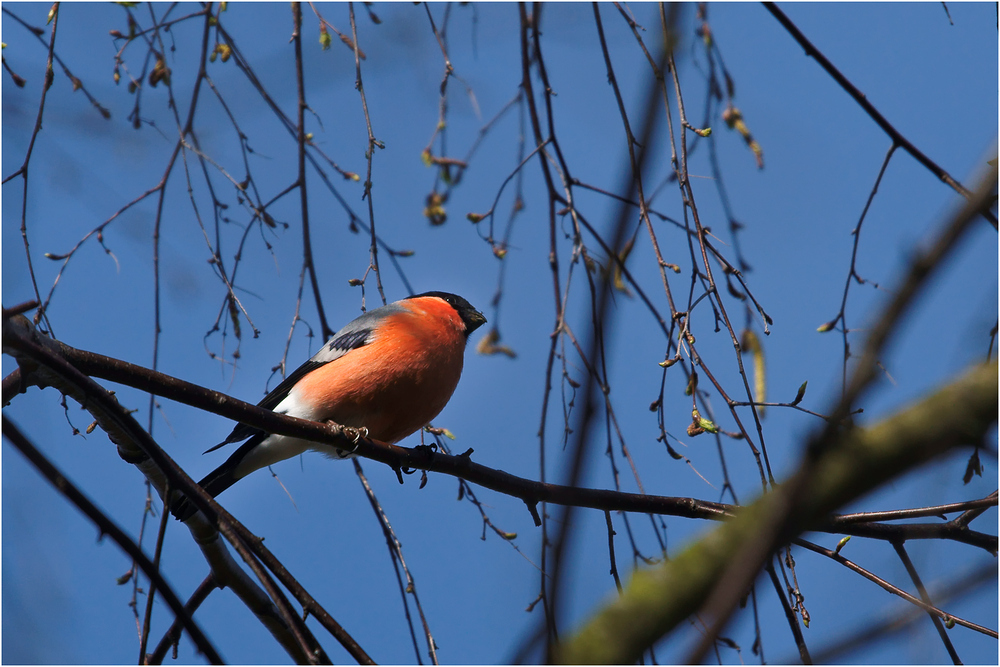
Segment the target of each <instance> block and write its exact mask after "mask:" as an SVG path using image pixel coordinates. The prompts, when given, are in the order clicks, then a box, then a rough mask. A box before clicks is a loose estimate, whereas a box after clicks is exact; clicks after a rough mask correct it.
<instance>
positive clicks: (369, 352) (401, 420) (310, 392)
mask: <svg viewBox="0 0 1000 667" xmlns="http://www.w3.org/2000/svg"><path fill="white" fill-rule="evenodd" d="M485 323H486V318H485V317H483V314H482V313H480V312H479V311H477V310H476V309H475V308H473V307H472V305H470V304H469V302H468V301H466V300H465V299H463V298H462V297H460V296H456V295H454V294H448V293H447V292H424V293H423V294H417V295H415V296H411V297H409V298H406V299H403V300H401V301H397V302H395V303H390V304H389V305H387V306H382V307H381V308H376V309H374V310H371V311H368V312H367V313H365V314H363V315H361V316H360V317H358V318H357V319H356V320H354V321H353V322H351V323H350V324H348V325H347V326H345V327H344V328H343V329H341V330H340V331H338V332H337V333H336V334H334V335H333V337H332V338H331V339H330V340H329V341H327V343H326V344H325V345H324V346H323V347H322V349H320V351H319V352H317V353H316V354H315V355H313V357H312V359H310V360H309V361H307V362H305V363H304V364H302V365H301V366H299V367H298V368H297V369H296V370H295V371H294V372H293V373H291V374H290V375H289V376H288V377H286V378H285V379H284V381H283V382H282V383H281V384H279V385H278V386H277V387H275V389H274V391H272V392H271V393H270V394H268V395H267V396H266V397H265V398H264V400H262V401H261V402H260V403H258V405H259V406H260V407H262V408H267V409H269V410H274V411H275V412H277V413H279V414H285V415H290V416H292V417H299V418H301V419H309V420H312V421H318V422H324V421H333V422H336V423H338V424H341V425H343V426H353V427H355V428H358V429H367V435H368V437H369V438H372V439H374V440H381V441H382V442H387V443H394V442H398V441H399V440H402V439H403V438H405V437H406V436H408V435H410V434H411V433H414V432H416V431H417V430H418V429H420V428H421V427H423V426H425V425H426V424H427V423H428V422H429V421H430V420H432V419H434V417H436V416H437V415H438V413H439V412H441V410H442V409H444V406H445V405H446V404H447V403H448V399H450V398H451V395H452V392H454V391H455V387H456V386H457V385H458V379H459V377H461V375H462V363H463V359H464V356H465V354H464V353H465V344H466V341H468V339H469V334H471V333H472V332H473V331H475V330H476V329H478V328H479V327H481V326H482V325H483V324H485ZM247 438H249V440H247ZM241 440H246V442H245V443H243V444H242V445H241V446H240V447H239V449H237V450H236V451H235V452H234V453H233V455H232V456H230V457H229V459H228V460H227V461H226V462H225V463H223V464H222V465H221V466H219V467H218V468H216V469H215V470H214V471H213V472H211V473H210V474H209V475H208V476H207V477H205V479H203V480H201V482H199V484H200V485H201V486H202V488H204V489H205V491H207V492H208V493H209V494H210V495H211V496H212V497H215V496H217V495H219V494H220V493H222V492H223V491H225V490H226V489H228V488H229V487H230V486H232V485H233V484H235V483H236V481H237V480H240V479H242V478H243V477H246V476H247V475H249V474H250V473H252V472H253V471H255V470H259V469H260V468H264V467H266V466H269V465H271V464H272V463H277V462H278V461H283V460H285V459H288V458H291V457H293V456H297V455H299V454H302V453H303V452H305V451H307V450H310V449H312V450H315V451H318V452H321V453H323V454H326V455H327V456H330V457H333V458H347V457H349V456H350V453H349V452H344V451H341V450H339V449H335V448H333V447H331V446H329V445H323V444H319V443H315V442H309V441H308V440H300V439H298V438H292V437H288V436H284V435H277V434H271V433H266V432H264V431H261V430H260V429H256V428H254V427H252V426H248V425H246V424H237V425H236V428H234V429H233V432H232V433H230V434H229V437H228V438H226V439H225V441H223V442H222V443H220V444H218V445H216V446H215V447H212V448H211V449H209V450H208V451H209V452H211V451H214V450H216V449H218V448H219V447H222V446H223V445H227V444H229V443H233V442H239V441H241ZM206 453H208V452H206ZM171 511H172V512H173V514H174V516H176V517H177V518H178V519H180V520H181V521H184V520H185V519H187V518H189V517H190V516H192V515H193V514H194V513H195V512H197V508H196V507H195V506H194V504H192V503H191V502H189V501H188V500H187V498H181V499H180V500H179V501H177V502H176V503H175V504H174V506H173V508H172V510H171Z"/></svg>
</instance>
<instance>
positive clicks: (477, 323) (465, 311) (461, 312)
mask: <svg viewBox="0 0 1000 667" xmlns="http://www.w3.org/2000/svg"><path fill="white" fill-rule="evenodd" d="M422 296H436V297H437V298H439V299H441V300H442V301H445V302H447V303H448V304H449V305H451V307H452V308H454V309H455V312H457V313H458V316H459V317H460V318H462V322H463V323H464V324H465V335H466V336H468V335H469V334H471V333H472V332H473V331H475V330H476V329H478V328H479V327H481V326H483V325H484V324H486V317H485V316H484V315H483V314H482V313H480V312H479V311H478V310H476V309H475V308H473V307H472V304H471V303H469V302H468V301H466V300H465V299H463V298H462V297H460V296H458V295H457V294H451V293H450V292H424V293H423V294H414V295H413V296H410V297H407V298H408V299H419V298H420V297H422Z"/></svg>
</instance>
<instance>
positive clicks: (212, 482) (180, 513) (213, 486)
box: [170, 433, 268, 521]
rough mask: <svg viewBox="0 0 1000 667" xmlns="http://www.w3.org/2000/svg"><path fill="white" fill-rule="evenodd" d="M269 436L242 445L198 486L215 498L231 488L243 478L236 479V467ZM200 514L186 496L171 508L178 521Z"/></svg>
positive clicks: (258, 437)
mask: <svg viewBox="0 0 1000 667" xmlns="http://www.w3.org/2000/svg"><path fill="white" fill-rule="evenodd" d="M267 435H268V434H266V433H261V434H259V435H256V436H254V437H252V438H250V439H249V440H247V441H246V442H244V443H243V444H242V445H240V447H239V449H237V450H236V451H235V452H233V454H232V456H230V457H229V458H228V459H226V462H225V463H223V464H222V465H221V466H219V467H218V468H216V469H215V470H213V471H212V472H210V473H209V474H208V475H207V476H206V477H205V478H204V479H203V480H201V481H200V482H198V486H200V487H201V488H203V489H205V491H206V492H207V493H208V495H210V496H212V497H213V498H215V497H216V496H218V495H219V494H220V493H222V492H223V491H225V490H226V489H228V488H229V487H231V486H232V485H233V484H235V483H236V482H237V481H239V480H240V479H241V478H239V477H236V467H237V466H238V465H239V464H240V462H242V461H243V457H245V456H246V455H247V454H248V453H249V452H250V450H251V449H253V448H254V447H256V446H257V445H259V444H260V442H261V441H262V440H263V439H264V438H266V437H267ZM197 512H198V508H197V507H196V506H195V504H194V503H192V502H191V501H190V500H188V498H187V497H186V496H181V497H180V498H178V499H177V500H176V501H174V503H173V505H172V506H171V508H170V513H171V514H173V515H174V517H176V518H177V520H178V521H187V520H188V519H190V518H191V517H192V516H194V515H195V514H196V513H197Z"/></svg>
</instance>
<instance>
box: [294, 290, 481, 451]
mask: <svg viewBox="0 0 1000 667" xmlns="http://www.w3.org/2000/svg"><path fill="white" fill-rule="evenodd" d="M416 301H424V300H416ZM437 301H439V300H437ZM440 303H441V305H442V306H443V307H439V306H438V305H437V304H436V303H433V302H432V303H428V304H422V303H418V304H412V305H411V304H408V305H410V308H411V311H412V312H403V313H397V314H394V315H392V316H391V317H389V318H386V319H385V320H383V321H382V323H380V325H379V328H378V329H377V331H376V335H375V339H374V340H373V341H372V342H371V343H369V344H368V345H365V346H364V347H360V348H358V349H356V350H351V351H350V352H349V353H347V354H345V355H344V356H343V357H340V358H339V359H335V360H334V361H331V362H330V363H328V364H326V365H325V366H322V367H320V368H317V369H316V370H315V371H313V372H312V373H310V374H309V375H307V376H306V377H304V378H302V380H300V381H299V382H298V384H296V385H295V387H294V388H293V389H292V392H293V393H297V394H298V395H297V396H296V398H297V399H299V400H300V401H301V402H302V403H306V404H308V405H310V406H311V407H312V412H313V414H312V415H310V416H309V417H308V418H311V419H313V420H315V421H325V420H332V421H335V422H337V423H339V424H343V425H345V426H354V427H358V428H360V427H362V426H363V427H365V428H367V429H368V435H369V437H371V438H374V439H376V440H381V441H383V442H389V443H394V442H397V441H399V440H402V439H403V438H405V437H406V436H408V435H410V434H411V433H413V432H415V431H416V430H417V429H419V428H421V427H422V426H424V425H425V424H427V422H429V421H430V420H432V419H434V417H436V416H437V415H438V413H440V412H441V410H442V409H444V406H445V405H446V404H447V403H448V400H449V399H450V398H451V395H452V393H453V392H454V391H455V387H456V386H457V385H458V380H459V378H460V377H461V375H462V363H463V357H464V352H465V340H466V339H465V335H464V326H463V325H462V322H461V320H460V319H459V318H458V314H457V313H455V312H454V309H452V308H451V307H450V306H448V305H447V304H445V303H444V302H440ZM452 314H454V317H452ZM304 416H305V415H304Z"/></svg>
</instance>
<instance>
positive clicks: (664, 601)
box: [558, 362, 998, 664]
mask: <svg viewBox="0 0 1000 667" xmlns="http://www.w3.org/2000/svg"><path fill="white" fill-rule="evenodd" d="M997 398H998V394H997V364H996V363H995V362H994V363H992V364H989V365H986V366H977V367H975V368H974V369H973V370H972V371H970V372H969V373H967V374H966V375H965V376H964V377H962V378H960V379H958V380H956V381H955V382H953V383H952V384H950V385H948V386H946V387H944V388H942V389H940V390H939V391H937V392H936V393H935V394H933V395H932V396H930V397H928V398H925V399H924V400H922V401H920V402H918V403H916V404H915V405H913V406H911V407H909V408H907V409H905V410H903V411H902V412H900V413H897V414H896V415H894V416H893V417H890V418H889V419H886V420H884V421H883V422H881V423H880V424H877V425H875V426H873V427H872V428H868V429H854V430H850V431H847V432H845V433H843V434H842V435H841V438H840V441H839V442H837V443H836V446H834V447H830V448H828V449H827V450H826V451H825V453H824V454H823V455H822V456H821V457H820V458H819V459H818V460H817V462H816V464H815V468H814V470H813V476H812V480H813V483H812V484H811V485H810V487H809V489H808V490H807V492H806V493H805V494H803V495H802V496H801V497H800V502H799V504H798V505H797V506H796V507H795V510H794V512H793V514H792V516H791V517H790V520H789V522H788V524H787V525H788V529H787V530H786V531H785V533H784V536H785V539H788V538H791V537H794V536H795V535H797V534H799V533H800V532H802V530H803V529H804V527H805V526H807V525H808V524H810V523H811V522H815V521H817V520H818V519H820V518H821V517H823V516H824V515H826V514H828V513H829V512H831V511H833V510H835V509H836V508H837V507H840V506H842V505H844V504H845V503H847V502H849V501H851V500H853V499H854V498H857V497H859V496H861V495H863V494H865V493H866V492H868V491H871V490H872V489H874V488H876V487H878V486H879V485H880V484H883V483H885V482H886V481H888V480H890V479H893V478H894V477H896V476H898V475H900V474H902V473H903V472H905V471H907V470H910V469H912V468H914V467H916V466H918V465H920V464H922V463H925V462H926V461H928V460H930V459H931V458H933V457H934V456H937V455H939V454H942V453H944V452H946V451H948V450H949V449H952V448H954V447H958V446H961V445H976V444H980V443H981V441H982V439H983V437H984V436H985V435H986V433H987V432H988V431H989V429H990V428H991V427H992V425H993V424H995V423H996V420H997ZM784 486H785V485H782V486H780V487H779V488H778V491H776V492H772V493H769V494H767V495H766V496H764V497H762V498H761V499H759V500H758V501H757V502H755V503H754V504H753V505H750V506H749V507H747V508H746V509H744V510H742V511H741V512H740V513H739V515H738V516H737V518H735V519H733V520H732V521H728V522H727V523H726V524H724V525H723V526H720V527H719V528H717V529H715V530H714V531H712V532H711V533H710V534H708V535H707V536H706V537H704V538H702V539H701V540H699V541H697V542H696V543H694V544H692V545H691V546H689V547H688V548H687V549H686V550H685V551H684V552H682V553H681V554H680V555H679V556H678V557H677V558H674V559H673V560H670V561H667V562H665V563H664V564H663V565H661V566H659V567H657V568H655V569H651V570H641V571H639V572H637V573H636V575H635V576H634V577H633V579H632V581H631V582H630V583H629V585H628V587H627V588H626V589H625V592H624V593H623V594H622V595H621V596H620V597H618V598H617V599H616V600H614V601H613V602H612V603H610V604H608V605H606V606H605V607H604V608H603V609H601V610H600V611H599V612H598V613H597V614H596V615H595V616H593V617H592V619H591V620H590V621H589V622H588V623H587V624H586V625H585V626H584V628H583V629H582V630H581V631H580V632H579V633H578V634H576V635H575V636H574V637H572V638H571V639H569V640H568V641H567V642H566V644H564V645H563V647H562V649H561V651H560V652H559V654H558V657H559V659H560V660H561V661H564V662H568V663H583V662H586V663H604V664H623V663H630V662H634V661H635V660H638V658H639V657H640V656H641V655H642V652H643V651H644V650H646V649H647V648H648V647H649V646H651V645H652V644H653V643H654V642H655V641H656V640H657V639H658V638H659V637H661V636H662V635H664V634H665V633H667V632H669V631H670V630H671V629H673V627H674V626H676V625H677V624H678V623H680V622H682V621H683V620H684V619H685V618H687V617H688V616H689V615H690V614H692V613H694V612H695V611H696V610H697V609H698V608H699V606H700V605H701V604H702V603H703V602H704V599H705V596H706V595H707V594H708V592H709V591H710V590H712V587H713V586H714V585H715V584H716V583H717V581H718V578H719V576H720V574H721V573H722V571H723V570H724V569H725V568H726V567H727V565H728V563H729V560H730V559H731V558H732V557H733V556H734V554H736V553H739V552H740V550H741V549H742V548H743V546H744V545H745V544H746V542H747V541H749V540H753V539H755V537H756V535H757V534H758V533H759V531H760V529H761V528H760V527H761V525H762V523H763V522H766V521H768V518H769V516H770V515H771V514H773V512H774V509H775V507H776V506H778V505H779V504H780V503H782V502H785V501H784V499H782V498H781V497H780V496H781V495H782V493H783V492H784V488H783V487H784ZM793 486H794V485H793Z"/></svg>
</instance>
